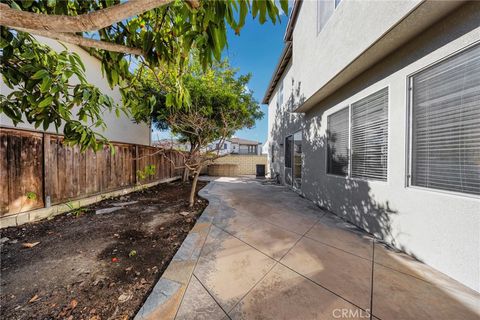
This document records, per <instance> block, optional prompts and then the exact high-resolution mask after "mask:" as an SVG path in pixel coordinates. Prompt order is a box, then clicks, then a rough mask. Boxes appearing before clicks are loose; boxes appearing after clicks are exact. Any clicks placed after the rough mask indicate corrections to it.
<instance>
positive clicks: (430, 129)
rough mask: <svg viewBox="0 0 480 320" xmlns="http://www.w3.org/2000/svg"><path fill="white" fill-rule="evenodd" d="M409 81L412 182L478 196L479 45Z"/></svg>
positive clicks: (479, 158)
mask: <svg viewBox="0 0 480 320" xmlns="http://www.w3.org/2000/svg"><path fill="white" fill-rule="evenodd" d="M410 80H411V81H410V84H411V88H410V89H411V108H412V110H411V116H412V119H411V125H412V128H411V130H412V147H411V148H412V159H411V162H412V163H411V184H412V185H415V186H421V187H426V188H434V189H442V190H449V191H455V192H462V193H469V194H477V195H478V194H480V45H476V46H474V47H471V48H469V49H467V50H465V51H463V52H461V53H459V54H457V55H455V56H453V57H451V58H448V59H446V60H444V61H441V62H439V63H437V64H435V65H434V66H432V67H429V68H428V69H426V70H423V71H421V72H419V73H417V74H415V75H414V76H412V77H411V79H410Z"/></svg>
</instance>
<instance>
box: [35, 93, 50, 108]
mask: <svg viewBox="0 0 480 320" xmlns="http://www.w3.org/2000/svg"><path fill="white" fill-rule="evenodd" d="M52 101H53V97H52V96H48V97H46V98H45V99H43V100H42V101H41V102H40V103H39V104H38V107H39V108H40V109H41V108H44V107H47V106H50V105H51V104H52Z"/></svg>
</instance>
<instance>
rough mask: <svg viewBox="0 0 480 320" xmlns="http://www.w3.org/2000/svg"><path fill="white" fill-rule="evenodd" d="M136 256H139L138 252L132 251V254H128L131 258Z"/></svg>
mask: <svg viewBox="0 0 480 320" xmlns="http://www.w3.org/2000/svg"><path fill="white" fill-rule="evenodd" d="M136 255H137V250H130V253H129V254H128V256H129V257H130V258H131V257H135V256H136Z"/></svg>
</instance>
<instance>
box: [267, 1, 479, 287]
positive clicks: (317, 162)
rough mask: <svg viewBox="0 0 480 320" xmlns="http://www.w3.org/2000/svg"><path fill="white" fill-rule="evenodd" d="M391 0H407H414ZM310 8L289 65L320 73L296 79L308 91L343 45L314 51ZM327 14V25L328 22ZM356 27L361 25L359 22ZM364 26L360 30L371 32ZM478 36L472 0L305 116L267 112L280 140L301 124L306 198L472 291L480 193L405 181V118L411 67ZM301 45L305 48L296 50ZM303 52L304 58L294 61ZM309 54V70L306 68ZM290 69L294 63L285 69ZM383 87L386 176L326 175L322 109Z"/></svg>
mask: <svg viewBox="0 0 480 320" xmlns="http://www.w3.org/2000/svg"><path fill="white" fill-rule="evenodd" d="M308 3H309V2H308V1H306V2H305V3H304V5H306V4H307V6H308ZM375 3H376V4H378V3H379V2H375ZM349 4H350V2H345V3H342V4H341V5H340V7H339V8H341V7H342V6H344V7H345V8H344V9H345V10H347V8H346V7H347V6H346V5H349ZM396 5H398V6H400V7H402V6H406V7H408V6H411V5H413V3H405V4H396ZM354 6H355V5H354ZM392 6H393V4H392ZM400 9H401V8H398V10H400ZM389 10H390V9H389ZM402 10H403V11H404V10H406V8H404V9H402ZM402 10H400V11H402ZM308 11H309V10H308V9H307V7H303V8H302V12H301V13H300V17H299V22H298V23H297V28H296V32H297V33H294V60H293V67H292V68H293V69H294V72H293V75H302V74H304V73H309V74H311V72H314V71H313V70H317V75H318V77H317V78H315V79H313V78H309V81H307V83H305V81H302V82H301V87H302V92H301V94H304V95H305V96H306V97H307V98H308V95H309V94H311V93H312V91H313V90H314V88H315V87H317V86H318V84H319V83H320V82H322V81H324V78H325V77H328V75H329V74H330V73H329V72H330V71H328V70H330V68H333V66H330V64H335V62H334V61H333V60H334V59H333V58H334V57H335V56H338V55H334V53H336V52H337V53H338V52H343V51H335V50H333V49H332V50H331V52H332V57H331V58H326V57H324V56H321V55H318V54H316V53H318V52H317V51H316V50H320V49H319V48H320V46H327V45H332V44H330V43H322V41H320V38H311V39H307V35H298V36H297V34H298V33H302V32H304V31H305V30H306V29H305V28H306V23H308V22H309V21H310V25H311V26H312V30H315V29H314V28H313V26H314V25H315V23H314V21H312V16H311V15H312V14H311V15H310V16H307V15H306V13H305V12H308ZM395 11H396V10H395ZM375 12H376V11H374V12H372V13H370V14H369V15H368V16H371V17H375V19H372V20H376V19H378V20H380V21H383V20H384V18H383V16H388V15H389V14H397V13H392V12H390V11H388V12H387V13H386V12H383V13H381V14H380V13H379V12H378V13H377V14H376V13H375ZM302 13H303V16H302ZM302 17H303V18H302ZM331 18H332V19H333V18H334V16H332V17H331ZM330 22H331V21H330ZM330 22H328V23H327V25H326V26H325V29H324V31H325V30H326V29H327V28H329V27H331V26H329V24H330ZM372 23H373V22H372ZM304 24H305V25H304ZM369 24H371V23H370V22H369ZM383 27H385V26H383ZM383 27H382V28H383ZM359 30H364V29H363V27H362V26H361V25H359ZM367 31H368V30H364V31H363V32H364V33H368V32H367ZM352 32H357V31H352ZM342 39H343V38H342ZM479 39H480V3H479V2H472V3H468V4H466V5H464V6H462V7H460V8H459V9H457V10H455V11H454V12H452V13H451V14H449V15H448V16H447V17H445V18H443V19H442V20H441V21H439V22H438V23H436V24H434V25H432V26H431V27H430V28H428V29H427V30H425V31H424V32H422V33H421V34H419V35H417V36H416V37H415V38H414V39H413V40H411V41H409V42H408V43H407V44H405V45H403V46H402V47H401V48H399V49H398V50H396V51H395V52H394V53H393V54H390V55H389V56H387V57H386V58H384V59H383V60H382V61H380V62H378V63H377V64H376V65H374V66H373V67H371V68H370V69H369V70H367V71H366V72H364V73H362V74H361V75H360V76H359V77H357V78H356V79H354V80H353V81H351V82H349V83H348V85H346V86H344V87H342V88H340V89H339V90H337V91H336V92H335V93H334V94H332V95H331V96H329V97H328V98H326V99H325V100H323V101H322V102H321V104H319V105H317V106H316V107H314V108H313V109H312V110H310V111H309V112H308V113H307V114H305V119H304V122H303V124H302V123H298V122H290V121H287V120H285V119H289V117H290V115H289V114H286V113H282V112H279V110H275V111H271V113H270V114H269V116H273V117H274V118H273V119H272V120H270V121H271V123H272V126H271V127H269V128H270V129H271V131H270V137H271V140H272V141H276V142H277V143H283V142H282V141H283V139H284V135H285V133H287V132H293V131H295V130H296V129H298V128H299V127H302V126H303V127H304V131H303V137H304V140H303V152H304V154H303V164H304V166H303V172H302V177H303V179H302V189H301V192H302V193H303V194H304V195H305V196H306V197H307V198H309V199H311V200H313V201H315V202H316V203H318V204H319V205H320V206H322V207H325V208H328V209H329V210H331V211H333V212H334V213H336V214H338V215H340V216H343V217H345V218H346V219H348V220H349V221H351V222H353V223H355V224H357V225H358V226H360V227H362V228H364V229H366V230H367V231H369V232H372V233H374V234H375V235H376V236H378V237H380V238H383V239H385V240H387V241H389V242H390V243H391V244H393V245H394V246H396V247H397V248H399V249H402V250H404V251H406V252H408V253H410V254H413V255H414V256H415V257H417V258H418V259H420V260H421V261H424V262H425V263H427V264H429V265H431V266H433V267H434V268H436V269H438V270H440V271H441V272H444V273H445V274H447V275H449V276H450V277H452V278H454V279H456V280H458V281H460V282H462V283H464V284H465V285H467V286H469V287H471V288H473V289H475V290H477V291H480V265H479V261H480V231H479V230H480V214H479V212H480V199H479V198H478V197H475V196H469V195H458V194H453V193H449V192H442V191H438V190H434V189H430V190H429V189H420V188H415V187H409V186H407V185H406V174H407V167H406V163H407V161H406V159H407V154H406V149H407V132H406V123H407V77H408V75H410V74H411V73H413V72H415V71H418V70H419V69H421V68H423V67H425V66H428V65H430V64H432V63H434V62H436V61H438V60H439V59H442V58H444V57H446V56H447V55H450V54H452V53H455V52H456V51H458V50H460V49H462V48H465V47H466V46H468V45H470V44H472V43H474V42H475V41H478V40H479ZM338 45H339V46H340V45H341V44H338ZM308 48H311V49H308ZM332 48H334V47H332ZM307 49H308V50H307ZM302 51H303V52H304V54H298V53H299V52H302ZM295 52H297V53H295ZM307 52H308V54H307ZM300 59H305V60H302V62H298V63H297V61H299V60H300ZM339 59H342V58H341V57H340V58H339ZM308 62H310V66H311V70H306V69H305V66H306V65H308ZM315 68H317V69H315ZM321 70H325V72H326V75H325V74H322V72H321ZM288 73H292V71H291V70H289V71H288ZM295 77H297V78H298V76H295ZM385 87H388V88H389V137H388V139H389V148H388V181H386V182H379V181H366V180H361V179H347V178H344V177H337V176H332V175H327V174H326V146H325V137H326V126H327V116H328V115H330V114H332V113H334V112H336V111H338V110H339V109H341V108H343V107H345V106H347V105H348V104H350V103H352V102H356V101H358V100H359V99H361V98H363V97H365V96H367V95H369V94H371V93H373V92H376V91H378V90H379V89H382V88H385ZM272 103H274V99H272V101H271V105H270V107H271V108H272ZM272 109H274V108H272ZM276 125H277V127H276ZM282 152H283V151H282ZM275 161H276V162H275V163H274V165H273V168H279V172H280V173H282V168H283V157H276V158H275ZM282 174H283V173H282Z"/></svg>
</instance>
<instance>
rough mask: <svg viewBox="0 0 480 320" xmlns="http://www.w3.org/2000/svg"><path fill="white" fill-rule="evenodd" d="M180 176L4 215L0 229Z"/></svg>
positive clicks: (37, 219)
mask: <svg viewBox="0 0 480 320" xmlns="http://www.w3.org/2000/svg"><path fill="white" fill-rule="evenodd" d="M180 178H181V177H180V176H177V177H173V178H168V179H163V180H159V181H155V182H151V183H147V184H143V185H139V186H133V187H130V188H125V189H120V190H115V191H111V192H107V193H102V194H98V195H94V196H91V197H87V198H82V199H77V200H72V201H70V202H69V204H70V206H71V207H70V206H68V205H67V204H66V203H62V204H56V205H53V206H51V207H48V208H40V209H35V210H31V211H25V212H20V213H17V214H14V215H11V216H6V217H3V218H1V219H0V229H2V228H7V227H15V226H20V225H22V224H25V223H28V222H34V221H39V220H42V219H45V218H49V217H53V216H56V215H59V214H61V213H64V212H68V211H71V210H72V208H73V209H76V208H80V207H84V206H88V205H90V204H92V203H96V202H100V201H102V200H105V199H106V198H110V197H117V196H121V195H125V194H128V193H131V192H135V191H138V190H140V189H143V188H150V187H153V186H156V185H157V184H161V183H168V182H172V181H175V180H178V179H180Z"/></svg>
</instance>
